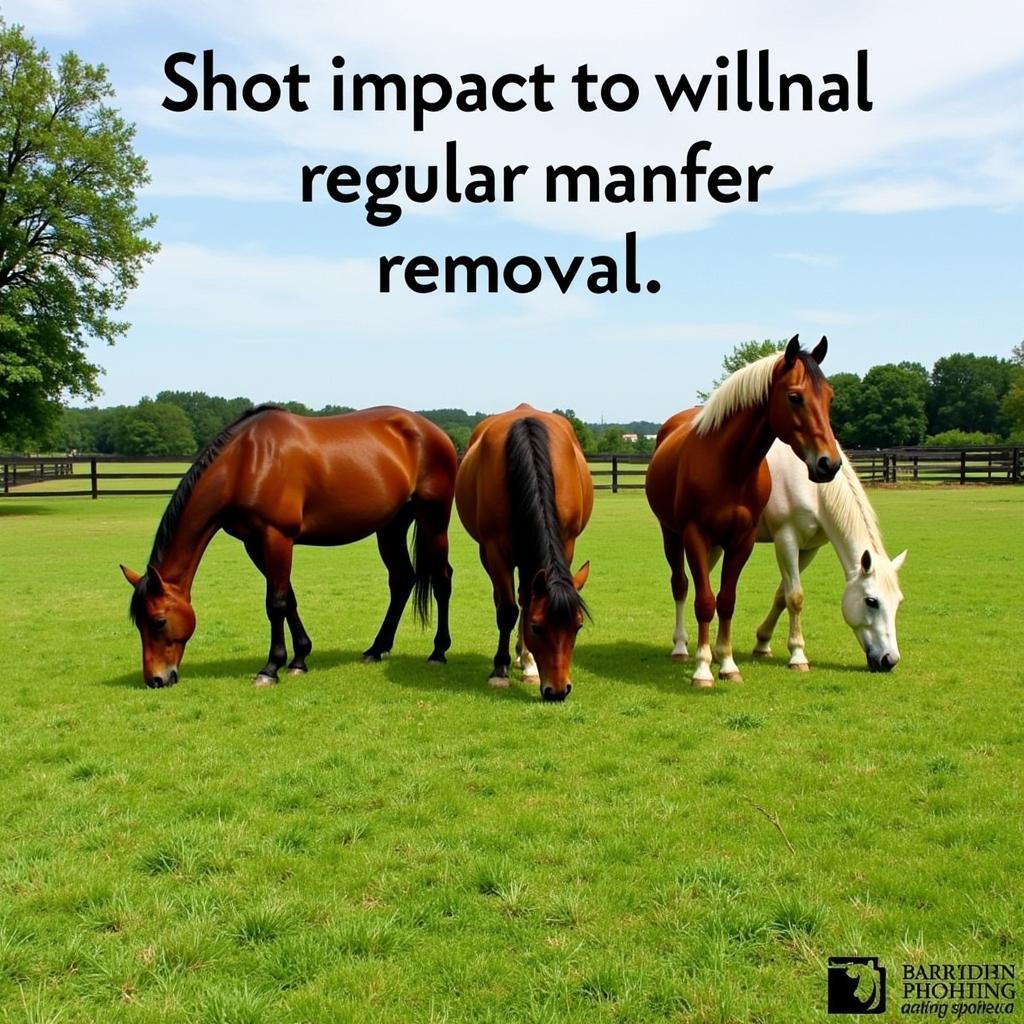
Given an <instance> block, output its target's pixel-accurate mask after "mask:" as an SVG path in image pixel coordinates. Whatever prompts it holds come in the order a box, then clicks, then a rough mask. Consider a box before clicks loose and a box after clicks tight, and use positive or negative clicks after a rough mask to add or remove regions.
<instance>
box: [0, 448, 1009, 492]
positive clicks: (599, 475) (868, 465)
mask: <svg viewBox="0 0 1024 1024" xmlns="http://www.w3.org/2000/svg"><path fill="white" fill-rule="evenodd" d="M846 456H847V458H848V459H849V460H850V462H851V463H852V464H853V466H854V468H855V469H856V470H857V473H858V474H859V475H860V478H861V480H863V481H864V483H866V484H906V483H918V484H1007V483H1012V484H1019V483H1021V482H1024V447H1020V446H1012V445H999V446H995V447H987V448H923V447H922V448H881V449H878V450H870V449H860V450H851V451H847V452H846ZM192 458H193V456H191V455H176V456H171V455H166V456H163V455H161V456H124V455H75V456H66V457H61V456H48V457H45V458H43V457H32V458H29V457H24V456H0V463H2V465H3V491H2V492H0V496H2V497H8V498H43V497H46V498H51V497H87V498H99V497H100V496H101V495H102V496H113V495H121V494H136V495H147V494H163V495H168V494H172V493H173V492H174V488H175V487H176V486H177V483H178V481H179V480H180V479H181V477H182V474H183V473H184V472H185V469H187V467H188V466H189V465H190V464H191V462H192ZM648 461H649V456H647V455H611V454H608V455H601V454H597V455H588V456H587V462H588V463H590V465H591V475H592V476H593V478H594V487H595V488H596V489H597V490H600V491H611V492H612V493H613V494H614V493H618V492H619V491H629V490H639V489H642V488H643V486H644V476H645V475H646V473H647V463H648ZM147 466H161V467H163V468H162V469H159V470H157V469H150V470H147V469H146V467H147ZM136 467H138V468H136ZM165 481H166V486H163V484H164V482H165ZM125 482H127V483H129V484H131V483H144V484H145V486H142V487H132V486H124V483H125ZM111 484H113V486H111ZM61 485H66V486H61Z"/></svg>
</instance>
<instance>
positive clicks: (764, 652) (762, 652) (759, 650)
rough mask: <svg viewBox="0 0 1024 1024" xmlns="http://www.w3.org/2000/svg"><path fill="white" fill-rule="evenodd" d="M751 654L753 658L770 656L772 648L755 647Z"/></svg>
mask: <svg viewBox="0 0 1024 1024" xmlns="http://www.w3.org/2000/svg"><path fill="white" fill-rule="evenodd" d="M752 654H753V656H754V657H755V658H770V657H771V656H772V649H771V648H770V647H768V648H763V647H755V648H754V650H753V652H752Z"/></svg>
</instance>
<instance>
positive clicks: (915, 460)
mask: <svg viewBox="0 0 1024 1024" xmlns="http://www.w3.org/2000/svg"><path fill="white" fill-rule="evenodd" d="M914 483H917V456H916V455H915V456H914Z"/></svg>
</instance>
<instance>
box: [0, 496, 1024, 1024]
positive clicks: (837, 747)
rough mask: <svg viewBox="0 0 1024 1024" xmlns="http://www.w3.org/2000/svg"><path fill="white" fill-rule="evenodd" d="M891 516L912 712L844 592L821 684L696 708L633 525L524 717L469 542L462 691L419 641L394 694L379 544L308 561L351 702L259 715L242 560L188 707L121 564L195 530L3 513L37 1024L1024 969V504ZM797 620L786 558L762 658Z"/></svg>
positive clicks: (256, 628) (623, 509)
mask: <svg viewBox="0 0 1024 1024" xmlns="http://www.w3.org/2000/svg"><path fill="white" fill-rule="evenodd" d="M873 500H874V501H875V503H876V505H877V506H878V508H879V511H880V514H881V517H882V522H883V525H884V526H885V528H886V537H887V539H888V542H889V548H890V551H892V552H895V551H898V550H900V549H901V548H903V547H904V546H907V547H909V548H910V557H909V560H908V563H907V567H906V569H905V570H904V573H903V583H904V590H905V591H906V595H907V601H906V605H905V607H904V610H903V612H902V613H901V617H900V627H901V631H900V645H901V650H902V653H903V662H902V663H901V664H900V666H899V667H898V669H897V670H896V671H895V672H894V673H893V674H892V675H889V676H878V675H876V676H872V675H869V674H868V673H867V672H866V671H865V670H864V669H863V656H862V654H861V652H860V649H859V648H858V647H857V645H856V642H855V640H854V638H853V636H852V634H850V633H849V631H848V629H847V628H846V627H845V625H843V623H842V620H841V617H840V613H839V595H840V592H841V574H840V572H839V569H838V567H837V565H836V563H835V560H834V558H833V556H831V555H824V556H822V558H821V559H820V562H819V563H816V564H815V565H814V566H813V567H812V569H811V570H810V571H809V572H808V575H807V577H806V581H805V582H806V587H807V608H808V612H807V614H806V616H805V626H806V634H807V640H808V653H809V656H810V658H811V660H812V662H813V664H814V670H813V671H812V672H811V673H810V674H808V675H799V674H795V673H790V672H788V671H787V670H786V668H785V666H784V664H783V663H781V662H780V661H778V660H777V661H775V662H773V663H760V662H754V661H753V660H752V659H750V658H749V657H742V656H741V658H740V663H741V666H742V668H743V671H744V674H745V677H746V682H745V683H743V684H719V686H718V687H716V689H714V690H713V691H710V692H708V693H701V692H696V691H693V690H692V689H691V687H690V686H689V684H688V677H689V671H688V669H687V667H686V666H680V665H676V664H673V663H672V662H671V661H670V659H669V658H668V656H667V655H668V651H669V649H670V635H671V630H672V605H671V601H670V599H669V594H668V582H667V571H666V568H665V566H664V565H663V562H662V556H661V551H660V541H659V536H658V531H657V530H656V528H655V526H654V524H653V521H652V519H651V517H650V515H649V513H648V512H647V509H646V506H645V504H644V500H643V497H642V495H640V494H636V493H624V494H619V495H616V496H612V495H607V494H605V495H601V496H600V497H599V499H598V502H597V507H596V509H595V514H594V519H593V522H592V524H591V526H590V528H589V529H588V531H587V532H586V533H585V534H584V536H583V538H582V539H581V541H580V544H579V547H578V554H579V559H580V560H581V561H582V559H584V558H591V559H592V560H593V572H592V574H591V579H590V583H589V584H588V587H587V597H588V599H589V601H590V604H591V606H592V609H593V612H594V622H593V623H592V624H588V625H587V626H586V628H585V629H584V631H583V633H582V634H581V637H580V642H579V646H578V649H577V656H576V660H575V666H574V673H573V678H574V684H575V685H574V689H573V695H572V697H571V698H570V699H569V700H568V701H567V702H566V703H565V704H564V705H554V706H549V705H544V704H542V703H540V702H539V701H538V700H537V699H536V695H535V693H534V692H533V691H532V690H529V689H527V688H525V687H524V686H523V685H522V684H520V683H516V684H514V685H513V686H512V687H511V688H510V689H509V690H507V691H495V690H492V689H490V688H489V687H488V686H487V685H486V682H485V680H486V677H487V674H488V669H489V664H490V657H491V654H492V653H493V649H494V644H495V638H496V634H495V628H494V617H493V611H492V609H491V603H490V596H489V587H488V584H487V581H486V579H485V577H484V574H483V571H482V570H481V569H480V567H479V563H478V560H477V558H476V553H475V551H474V550H473V548H472V545H471V543H470V542H469V540H468V538H467V537H466V536H465V535H464V533H463V532H462V531H461V528H458V527H454V528H453V547H452V561H453V564H454V566H455V569H456V576H455V597H454V609H453V630H452V631H453V634H454V638H455V645H454V647H453V650H452V652H451V656H450V663H449V664H448V665H447V666H446V667H445V668H440V669H438V668H433V667H428V666H427V665H426V664H425V662H424V659H425V657H426V655H427V653H428V652H429V649H430V643H429V637H428V636H427V635H424V634H421V633H420V632H419V631H418V630H417V629H415V628H413V627H412V625H411V623H410V622H407V623H406V624H404V625H403V627H402V629H401V630H400V632H399V638H398V643H397V645H396V651H395V654H394V655H393V657H392V658H391V659H389V660H388V661H386V662H384V663H382V664H380V665H361V664H359V663H358V655H359V652H360V651H362V650H363V648H364V647H365V646H366V645H367V643H368V642H369V640H370V639H371V638H372V636H373V634H374V632H375V630H376V628H377V626H378V624H379V618H380V616H381V615H382V612H383V608H384V603H385V600H386V587H385V581H384V578H383V573H382V568H381V566H380V564H379V562H378V558H377V554H376V550H375V547H374V545H373V544H372V542H371V543H364V544H360V545H356V546H354V547H350V548H346V549H335V550H307V549H300V550H299V551H298V552H297V558H296V570H295V582H296V590H297V593H298V595H299V601H300V607H301V608H302V611H303V615H304V618H305V620H306V624H307V626H308V628H309V630H310V633H311V635H312V636H313V640H314V644H315V645H316V648H315V650H314V653H313V656H312V659H311V662H310V664H311V668H312V671H311V672H310V674H309V675H308V676H307V677H305V678H302V679H298V680H296V679H288V680H287V681H285V682H283V683H282V684H281V685H280V686H278V687H276V688H272V689H268V690H255V689H253V688H252V687H251V686H250V685H249V679H250V677H251V674H252V673H253V672H254V671H255V670H256V669H257V668H258V667H259V666H260V665H261V664H262V661H263V657H264V655H265V653H266V646H267V629H266V625H265V620H264V615H263V595H262V589H261V586H260V580H259V578H258V576H257V574H256V571H255V570H254V569H253V568H252V567H251V566H250V565H249V563H248V561H247V560H246V558H245V555H244V552H243V551H242V548H241V546H240V545H239V544H237V543H236V542H234V541H231V540H230V539H229V538H226V537H219V538H218V539H217V540H216V541H215V542H214V544H213V545H212V546H211V549H210V551H209V553H208V555H207V558H206V560H205V562H204V564H203V567H202V569H201V571H200V575H199V578H198V580H197V584H196V588H195V593H194V599H195V604H196V607H197V609H198V614H199V628H198V632H197V634H196V637H195V638H194V640H193V641H192V643H191V645H190V646H189V650H188V652H187V655H186V659H185V662H184V665H183V681H182V683H181V684H180V685H179V686H177V687H175V688H173V689H170V690H161V691H150V690H146V689H144V688H143V687H142V684H141V679H140V673H139V652H138V639H137V636H136V634H135V632H134V630H133V628H132V627H131V626H130V625H129V623H128V621H127V617H126V611H127V601H128V596H129V591H128V587H127V586H126V585H125V583H124V581H123V579H122V578H121V575H120V573H119V572H118V569H117V563H118V562H119V561H125V562H127V563H128V564H129V565H132V566H134V567H135V568H142V567H143V565H144V562H145V556H146V554H147V553H148V549H149V542H150V540H151V537H152V533H153V530H154V528H155V526H156V522H157V519H158V517H159V514H160V512H161V510H162V508H163V501H162V499H156V498H112V499H108V500H101V501H99V502H90V501H88V500H77V499H66V500H63V501H62V500H59V499H51V500H49V501H43V500H40V501H32V500H19V501H11V502H8V503H2V504H0V566H2V569H0V572H2V579H3V583H4V585H3V587H2V589H0V616H2V618H0V621H2V623H3V637H4V643H3V651H4V654H5V658H4V663H5V664H4V675H3V678H2V680H0V1021H11V1022H36V1021H38V1022H50V1021H59V1022H60V1024H72V1022H93V1021H100V1022H108V1021H110V1022H122V1021H123V1022H143V1021H151V1022H161V1024H164V1022H179V1021H180V1022H185V1024H203V1022H221V1024H228V1022H230V1024H241V1022H252V1024H260V1022H273V1024H279V1022H303V1021H305V1022H310V1024H312V1022H316V1024H321V1022H344V1021H358V1022H360V1024H364V1022H378V1021H379V1022H388V1024H391V1022H401V1024H404V1022H413V1021H423V1022H431V1021H435V1022H441V1021H450V1022H453V1024H454V1022H462V1021H471V1022H483V1021H490V1022H494V1024H498V1022H501V1024H505V1022H519V1021H522V1022H526V1021H531V1022H545V1021H571V1022H587V1021H595V1022H597V1021H600V1022H613V1021H616V1022H627V1021H630V1022H639V1021H643V1022H646V1021H680V1022H687V1021H694V1022H697V1021H707V1022H731V1021H735V1022H744V1024H746V1022H757V1021H760V1022H769V1021H772V1022H774V1021H779V1022H801V1021H811V1020H824V1019H825V1014H824V999H825V991H824V989H825V983H824V975H825V962H826V959H827V957H828V956H829V955H836V954H849V953H861V954H879V955H881V956H882V957H883V960H884V961H885V962H886V963H887V964H888V966H889V967H890V969H891V970H893V971H894V972H895V970H898V965H899V964H901V963H902V962H903V961H905V960H910V961H924V960H940V961H947V960H948V961H953V962H1011V963H1015V962H1016V963H1019V962H1020V961H1021V960H1022V959H1024V957H1022V945H1024V943H1022V927H1024V925H1022V919H1021V913H1020V908H1021V905H1022V901H1021V895H1022V894H1021V883H1020V877H1021V875H1020V851H1021V838H1022V835H1021V804H1020V794H1021V793H1022V792H1024V780H1022V778H1021V774H1022V772H1021V763H1022V755H1024V723H1022V720H1021V717H1020V714H1019V711H1018V709H1019V707H1020V704H1021V699H1022V697H1024V684H1022V675H1021V671H1020V664H1019V662H1018V660H1017V659H1018V657H1019V655H1018V654H1017V649H1018V645H1019V638H1020V623H1021V621H1022V620H1024V586H1022V584H1021V580H1022V571H1024V565H1022V562H1024V542H1022V536H1024V534H1022V531H1021V522H1022V513H1024V490H1022V489H1014V490H1011V489H995V488H994V489H991V490H983V489H968V490H963V491H957V490H941V491H924V490H919V491H909V492H899V491H897V492H893V491H884V492H877V493H875V494H874V495H873ZM774 585H775V569H774V558H773V556H772V553H771V551H770V549H767V548H764V547H761V548H759V549H758V550H757V552H755V556H754V558H753V559H752V561H751V564H750V566H749V568H748V570H747V573H746V574H745V576H744V578H743V580H742V583H741V589H740V607H739V612H738V617H737V636H738V637H739V638H740V640H741V641H742V643H741V645H740V647H739V650H740V653H741V655H746V654H747V652H749V649H750V647H751V646H752V641H753V631H754V627H755V625H756V624H757V622H758V621H759V620H760V618H761V617H762V615H763V613H764V611H765V609H766V607H767V604H768V602H769V600H770V597H771V594H772V592H773V589H774ZM779 647H780V649H784V643H783V644H780V645H779ZM755 804H757V805H760V806H761V807H762V808H764V810H765V811H767V812H769V813H770V814H775V815H777V816H778V821H779V824H780V825H781V827H782V829H783V830H784V832H785V835H786V836H787V837H788V839H789V841H790V842H791V843H792V845H793V851H794V852H790V850H789V849H788V847H787V844H786V842H785V839H784V838H783V836H782V834H780V832H779V830H778V829H776V828H775V827H774V826H773V824H772V822H771V821H770V820H768V817H766V815H765V814H764V813H762V812H761V811H760V810H759V809H758V808H757V807H755V806H754V805H755ZM890 977H892V975H890ZM894 1001H895V1002H896V1003H898V997H896V998H895V1000H894V997H893V995H892V991H891V992H890V1003H891V1004H892V1003H893V1002H894ZM895 1016H897V1014H895V1013H893V1012H892V1011H890V1014H889V1017H890V1018H894V1017H895Z"/></svg>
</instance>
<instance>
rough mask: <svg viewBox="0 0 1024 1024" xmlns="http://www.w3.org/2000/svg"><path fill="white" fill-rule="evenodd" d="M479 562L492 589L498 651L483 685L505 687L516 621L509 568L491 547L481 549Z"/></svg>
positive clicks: (517, 608)
mask: <svg viewBox="0 0 1024 1024" xmlns="http://www.w3.org/2000/svg"><path fill="white" fill-rule="evenodd" d="M480 560H481V561H482V562H483V564H484V568H485V569H486V570H487V574H488V575H489V576H490V577H491V583H492V584H493V586H494V610H495V617H496V618H497V622H498V649H497V650H496V651H495V652H494V671H493V672H492V673H491V677H490V679H488V680H487V681H488V682H489V683H490V684H491V686H508V670H509V666H510V665H511V664H512V655H511V654H510V653H509V642H510V641H511V639H512V630H513V629H515V627H516V620H517V619H518V618H519V607H518V605H517V604H516V597H515V588H514V586H513V579H512V566H511V565H509V564H508V563H507V562H506V561H505V559H504V557H502V555H501V553H500V552H499V551H498V550H497V549H496V548H494V547H491V546H483V547H481V549H480Z"/></svg>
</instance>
